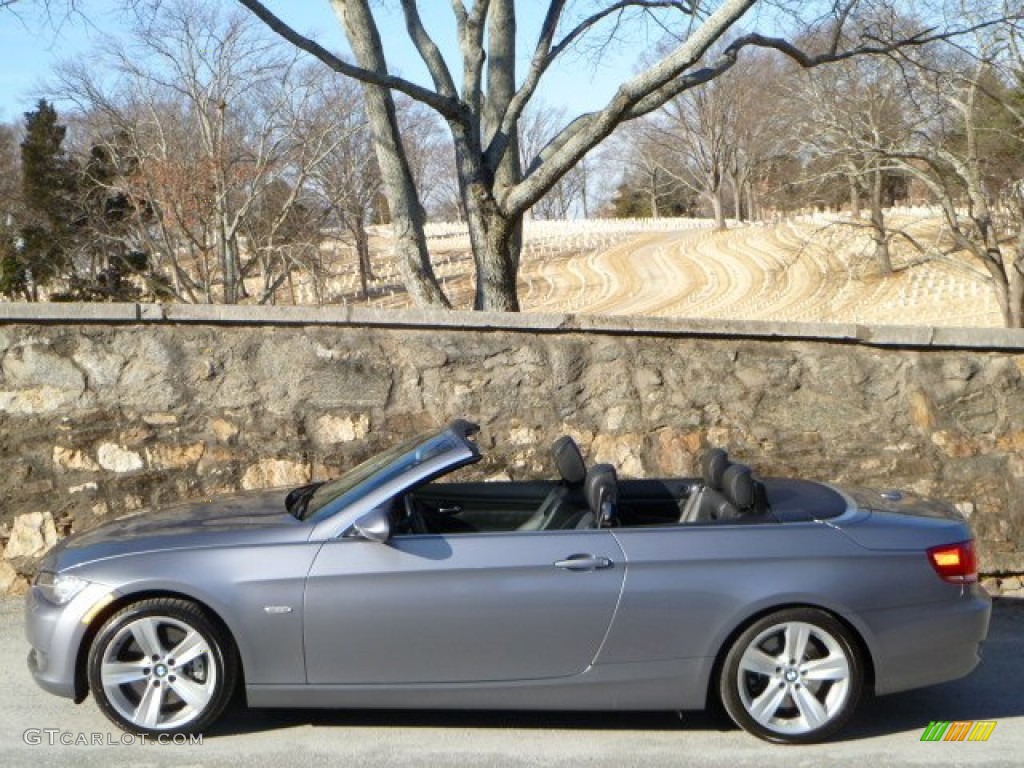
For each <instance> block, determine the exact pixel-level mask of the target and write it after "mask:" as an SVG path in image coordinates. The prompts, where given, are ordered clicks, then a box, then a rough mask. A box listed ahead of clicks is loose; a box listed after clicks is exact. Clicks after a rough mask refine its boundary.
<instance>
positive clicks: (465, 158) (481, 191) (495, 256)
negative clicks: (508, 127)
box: [453, 127, 523, 312]
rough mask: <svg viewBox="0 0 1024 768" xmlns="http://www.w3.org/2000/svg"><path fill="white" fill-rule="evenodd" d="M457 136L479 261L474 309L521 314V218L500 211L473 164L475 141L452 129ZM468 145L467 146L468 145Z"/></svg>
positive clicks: (462, 186)
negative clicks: (519, 260)
mask: <svg viewBox="0 0 1024 768" xmlns="http://www.w3.org/2000/svg"><path fill="white" fill-rule="evenodd" d="M453 133H454V134H455V136H456V152H455V154H456V161H457V164H458V175H459V188H460V191H461V193H462V198H463V204H464V205H465V208H466V223H467V225H468V227H469V239H470V243H471V244H472V246H473V259H474V261H475V262H476V295H475V297H474V299H473V309H477V310H491V311H496V312H518V311H519V296H518V293H517V290H516V274H517V272H518V242H517V241H518V238H519V233H520V232H522V226H523V219H522V216H521V215H520V216H516V217H508V216H506V215H505V214H504V213H503V212H502V211H501V209H500V208H499V206H498V204H497V202H495V200H494V198H493V197H492V196H491V193H490V191H489V190H488V189H487V186H486V185H485V184H484V183H483V181H482V180H481V178H480V175H481V174H482V168H480V164H479V163H478V162H474V159H475V158H478V157H479V154H475V155H474V153H473V150H472V142H470V141H467V138H468V137H466V136H465V134H464V133H463V132H462V131H461V130H460V129H459V128H457V127H453ZM467 145H468V146H467Z"/></svg>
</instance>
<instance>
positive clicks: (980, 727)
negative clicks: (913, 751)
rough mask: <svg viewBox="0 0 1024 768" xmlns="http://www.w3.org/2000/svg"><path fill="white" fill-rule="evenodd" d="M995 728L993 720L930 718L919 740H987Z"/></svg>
mask: <svg viewBox="0 0 1024 768" xmlns="http://www.w3.org/2000/svg"><path fill="white" fill-rule="evenodd" d="M995 728H996V721H995V720H954V721H949V720H932V721H931V722H930V723H928V725H927V727H926V728H925V729H924V733H922V734H921V741H988V737H989V736H991V735H992V731H994V730H995Z"/></svg>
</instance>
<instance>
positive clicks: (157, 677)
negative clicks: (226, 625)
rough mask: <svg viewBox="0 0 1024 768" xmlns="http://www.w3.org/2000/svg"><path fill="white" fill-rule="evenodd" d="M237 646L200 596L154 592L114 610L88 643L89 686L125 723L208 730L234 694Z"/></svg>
mask: <svg viewBox="0 0 1024 768" xmlns="http://www.w3.org/2000/svg"><path fill="white" fill-rule="evenodd" d="M237 668H238V663H237V656H236V652H235V648H234V645H233V643H232V642H231V640H230V639H229V638H227V637H225V635H224V633H223V632H222V631H221V630H220V628H219V627H218V626H217V625H216V624H215V623H214V622H212V621H211V620H210V619H209V617H208V616H207V615H206V613H205V612H204V611H203V609H202V608H200V607H199V606H198V605H196V604H195V603H192V602H189V601H187V600H179V599H174V598H153V599H148V600H141V601H139V602H137V603H133V604H131V605H129V606H127V607H125V608H122V609H121V610H120V611H118V612H117V613H115V614H114V615H112V616H111V617H110V618H109V619H107V621H106V622H105V623H104V624H103V626H102V627H101V628H100V631H99V633H98V634H97V635H96V639H95V640H94V641H93V643H92V647H91V648H90V650H89V660H88V676H89V687H90V688H91V690H92V692H93V696H94V697H95V698H96V703H97V704H98V705H99V707H100V709H101V710H102V712H103V714H105V715H106V716H107V717H108V718H110V720H112V721H113V722H114V723H116V724H117V725H118V726H119V727H121V728H123V729H124V730H126V731H131V732H133V733H142V734H149V735H159V734H175V733H195V732H198V731H202V730H203V729H204V728H206V727H207V726H208V725H209V724H210V723H212V722H213V721H214V720H215V719H216V718H217V717H218V716H219V715H220V714H221V712H223V710H224V707H225V706H226V705H227V703H228V701H229V700H230V699H231V694H232V692H233V690H234V687H235V678H236V670H237Z"/></svg>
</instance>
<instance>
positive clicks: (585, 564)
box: [555, 555, 612, 571]
mask: <svg viewBox="0 0 1024 768" xmlns="http://www.w3.org/2000/svg"><path fill="white" fill-rule="evenodd" d="M611 567H612V561H611V560H609V559H608V558H607V557H595V556H594V555H572V556H571V557H568V558H566V559H565V560H558V561H557V562H556V563H555V568H564V569H565V570H567V571H595V570H597V569H598V568H611Z"/></svg>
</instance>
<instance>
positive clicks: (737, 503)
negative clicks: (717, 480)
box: [722, 464, 756, 514]
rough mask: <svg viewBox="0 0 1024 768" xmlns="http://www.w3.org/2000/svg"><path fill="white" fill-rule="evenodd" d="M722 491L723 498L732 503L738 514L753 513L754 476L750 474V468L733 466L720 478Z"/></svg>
mask: <svg viewBox="0 0 1024 768" xmlns="http://www.w3.org/2000/svg"><path fill="white" fill-rule="evenodd" d="M722 490H723V491H724V492H725V497H726V498H727V499H728V500H729V501H731V502H732V504H733V506H734V507H736V509H737V510H739V512H740V514H751V513H753V512H754V503H755V501H756V497H755V495H754V476H753V475H752V474H751V473H750V467H748V466H745V465H743V464H733V465H731V466H730V467H729V468H728V469H727V470H725V475H724V476H723V477H722Z"/></svg>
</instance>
